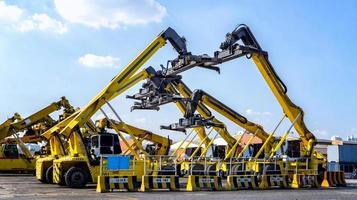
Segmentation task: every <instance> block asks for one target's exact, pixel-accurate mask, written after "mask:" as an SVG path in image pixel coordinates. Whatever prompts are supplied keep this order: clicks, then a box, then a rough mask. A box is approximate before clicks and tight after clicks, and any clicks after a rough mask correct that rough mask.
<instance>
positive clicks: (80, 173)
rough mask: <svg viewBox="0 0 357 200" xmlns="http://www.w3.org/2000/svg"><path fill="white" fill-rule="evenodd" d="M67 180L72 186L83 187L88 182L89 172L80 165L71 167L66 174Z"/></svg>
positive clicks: (68, 184) (69, 185)
mask: <svg viewBox="0 0 357 200" xmlns="http://www.w3.org/2000/svg"><path fill="white" fill-rule="evenodd" d="M65 182H66V184H67V186H68V187H71V188H83V187H84V186H86V184H87V183H88V175H87V172H86V171H85V170H84V169H83V168H80V167H71V168H69V170H68V171H67V173H66V174H65Z"/></svg>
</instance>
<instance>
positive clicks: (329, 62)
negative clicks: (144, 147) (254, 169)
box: [0, 0, 357, 139]
mask: <svg viewBox="0 0 357 200" xmlns="http://www.w3.org/2000/svg"><path fill="white" fill-rule="evenodd" d="M356 9H357V3H356V2H355V1H347V0H346V1H343V3H336V2H335V1H332V0H327V1H322V0H320V1H308V0H302V1H283V0H281V1H269V0H266V1H258V0H256V1H248V0H246V1H238V0H236V1H224V2H223V1H153V0H147V1H113V0H107V1H105V3H103V1H101V4H99V3H98V1H94V0H89V1H86V3H84V1H83V0H75V1H74V0H72V1H70V0H61V1H59V0H38V1H17V0H6V1H1V0H0V25H1V26H0V60H1V62H0V75H1V78H0V91H1V94H2V98H0V113H1V115H0V120H1V121H4V120H5V119H6V118H7V117H10V116H12V114H13V113H14V112H19V113H20V114H21V115H22V116H27V115H29V114H31V113H33V112H35V111H37V110H38V109H40V108H42V107H43V106H46V105H47V104H49V103H50V102H53V101H56V100H58V99H59V97H60V96H66V97H67V98H68V99H69V100H70V101H71V102H72V104H73V105H75V106H78V107H82V106H84V105H85V104H86V103H87V102H88V101H89V100H90V99H91V98H93V97H94V96H95V95H96V94H97V93H98V92H99V91H100V90H101V89H102V88H103V87H104V86H105V85H106V84H107V83H108V82H109V81H110V79H111V78H112V77H113V76H115V75H116V74H117V73H119V72H120V70H121V69H122V68H123V67H124V66H125V65H126V64H127V63H129V62H130V61H131V59H132V58H133V57H135V56H136V55H137V54H138V53H139V51H141V50H142V49H143V48H144V47H145V46H146V45H147V44H148V43H149V42H150V41H151V40H152V39H153V38H154V37H155V36H156V35H157V34H158V33H160V32H161V31H162V30H164V29H165V28H166V27H168V26H171V27H173V28H174V29H175V30H176V31H177V32H178V33H179V34H181V35H184V36H185V38H186V39H187V45H188V48H189V50H190V51H191V52H193V53H195V54H202V53H208V54H211V55H212V53H213V52H214V51H215V50H217V49H218V47H219V44H220V42H221V41H222V40H223V39H224V35H225V34H226V33H227V32H229V31H232V30H233V28H234V27H235V26H236V25H237V24H240V23H245V24H247V25H248V26H250V28H251V30H252V31H253V33H254V34H255V36H256V38H257V40H258V41H259V42H260V44H261V46H262V48H263V49H265V50H266V51H268V52H269V58H270V60H271V63H272V64H273V65H274V67H275V69H276V71H277V72H278V74H279V75H280V76H281V78H282V79H283V80H284V82H285V83H286V85H287V86H288V88H289V93H288V94H289V96H290V98H291V99H292V100H293V101H294V102H295V103H296V104H297V105H299V106H300V107H302V108H303V109H304V111H305V120H306V123H307V126H308V127H309V129H310V130H311V131H313V132H314V133H315V135H316V136H317V137H319V138H330V137H331V136H333V135H339V136H341V137H343V138H346V137H347V136H348V135H352V134H355V135H357V114H356V113H357V105H356V102H357V93H356V92H355V90H356V86H357V80H356V75H357V60H356V59H354V57H355V53H356V52H357V45H356V44H357V40H356V38H355V36H356V35H357V13H356V12H355V10H356ZM93 11H95V12H93ZM175 56H176V55H175V52H174V50H173V49H172V47H170V46H169V45H167V46H165V47H164V48H162V49H161V50H160V51H159V52H158V53H157V54H156V55H155V56H154V57H152V59H151V60H150V61H149V62H148V63H146V65H145V66H150V65H151V66H154V67H156V68H157V67H158V66H159V64H162V63H163V64H165V63H166V61H167V60H168V59H171V58H173V57H175ZM183 80H184V81H185V82H186V83H187V85H189V86H190V88H191V89H196V88H200V89H204V90H206V91H208V92H209V93H210V94H212V95H213V96H215V97H216V98H218V99H220V100H221V101H222V102H224V103H226V104H227V105H229V106H230V107H232V108H233V109H235V110H236V111H238V112H239V113H241V114H243V115H245V116H246V117H248V118H249V119H250V120H251V121H254V122H256V123H259V124H261V125H263V126H264V127H265V129H266V131H271V130H273V129H274V127H275V125H276V123H277V122H278V120H279V119H280V118H281V116H282V110H281V108H280V106H279V104H278V103H277V101H276V100H275V97H274V96H273V94H272V92H271V91H270V90H269V88H268V86H267V85H266V83H265V82H264V80H263V78H262V77H261V75H260V74H259V72H258V70H257V68H256V67H255V66H254V64H253V63H252V62H251V61H250V60H247V59H244V58H242V59H239V60H235V61H232V62H230V63H225V64H223V65H221V75H218V74H216V73H214V72H212V71H206V70H203V69H193V70H190V71H187V72H185V73H184V74H183ZM139 86H140V85H138V86H136V87H134V88H132V89H130V90H129V91H128V92H127V93H126V94H134V93H136V92H137V90H138V88H139ZM132 104H133V102H132V101H131V100H128V99H125V95H122V96H120V97H118V98H116V99H115V100H114V101H113V105H114V106H115V108H116V110H117V111H118V113H119V114H120V115H121V116H122V118H123V119H124V120H125V121H127V122H129V123H132V124H134V125H137V126H138V127H142V128H146V129H148V130H151V131H155V132H157V133H159V134H163V135H167V134H170V137H171V138H174V139H178V138H182V137H183V134H181V133H176V132H170V133H169V132H167V131H162V130H159V126H160V125H161V124H166V125H167V124H169V123H172V122H175V121H177V119H178V118H179V117H180V116H181V114H180V113H179V112H178V110H177V109H176V107H175V106H174V105H166V106H163V107H162V109H161V110H160V111H159V112H156V111H134V112H130V106H131V105H132ZM95 117H96V116H95ZM217 118H220V119H221V118H222V117H221V116H219V115H218V114H217ZM223 121H225V120H223ZM289 123H290V122H288V121H285V123H284V125H283V126H282V127H281V129H279V133H278V134H282V133H283V132H284V131H285V129H286V128H287V127H288V126H289ZM227 124H228V125H229V130H230V131H231V132H232V134H235V133H237V132H238V131H239V130H241V128H240V127H237V126H235V125H234V124H232V123H229V122H227Z"/></svg>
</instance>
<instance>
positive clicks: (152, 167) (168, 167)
mask: <svg viewBox="0 0 357 200" xmlns="http://www.w3.org/2000/svg"><path fill="white" fill-rule="evenodd" d="M153 174H155V175H177V160H176V156H168V155H150V156H145V157H144V175H153Z"/></svg>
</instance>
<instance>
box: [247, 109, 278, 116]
mask: <svg viewBox="0 0 357 200" xmlns="http://www.w3.org/2000/svg"><path fill="white" fill-rule="evenodd" d="M245 113H246V114H247V115H250V116H270V115H272V114H271V113H270V112H258V111H254V110H253V109H247V110H246V111H245Z"/></svg>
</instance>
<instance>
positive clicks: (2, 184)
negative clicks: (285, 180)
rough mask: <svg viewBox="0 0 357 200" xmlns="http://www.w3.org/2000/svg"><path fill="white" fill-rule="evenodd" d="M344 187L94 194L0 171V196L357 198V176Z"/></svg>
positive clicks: (325, 199) (92, 189)
mask: <svg viewBox="0 0 357 200" xmlns="http://www.w3.org/2000/svg"><path fill="white" fill-rule="evenodd" d="M348 183H349V186H348V187H347V188H332V189H314V190H312V189H305V190H264V191H253V190H249V191H235V192H192V193H191V192H153V193H124V192H114V193H105V194H98V193H96V192H95V186H94V185H93V186H91V187H89V188H86V189H69V188H66V187H59V186H57V185H46V184H42V183H39V182H38V181H37V180H36V179H35V177H34V176H24V175H22V176H19V175H0V199H76V200H78V199H109V198H111V199H128V200H132V199H145V200H150V199H155V200H160V199H165V200H169V199H170V200H171V199H186V200H190V199H195V200H196V199H197V200H199V199H204V200H209V199H212V200H213V199H252V200H262V199H264V200H265V199H267V200H280V199H291V200H297V199H301V200H309V199H320V200H334V199H344V200H347V199H351V200H352V199H353V200H355V199H357V180H349V181H348Z"/></svg>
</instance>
